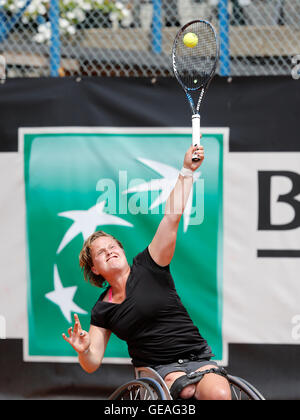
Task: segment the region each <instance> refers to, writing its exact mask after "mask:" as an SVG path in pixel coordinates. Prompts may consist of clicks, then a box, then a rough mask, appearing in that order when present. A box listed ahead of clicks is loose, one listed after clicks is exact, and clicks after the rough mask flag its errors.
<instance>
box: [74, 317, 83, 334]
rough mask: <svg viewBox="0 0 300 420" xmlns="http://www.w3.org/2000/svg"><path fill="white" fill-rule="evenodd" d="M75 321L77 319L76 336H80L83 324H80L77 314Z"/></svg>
mask: <svg viewBox="0 0 300 420" xmlns="http://www.w3.org/2000/svg"><path fill="white" fill-rule="evenodd" d="M74 319H75V325H74V334H78V333H79V334H80V333H81V331H82V328H81V324H80V321H79V318H78V315H77V314H75V315H74Z"/></svg>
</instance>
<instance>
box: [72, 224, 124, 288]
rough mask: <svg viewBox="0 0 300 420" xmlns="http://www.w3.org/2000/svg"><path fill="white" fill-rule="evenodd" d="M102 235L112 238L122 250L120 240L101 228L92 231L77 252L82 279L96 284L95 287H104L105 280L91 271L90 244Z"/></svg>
mask: <svg viewBox="0 0 300 420" xmlns="http://www.w3.org/2000/svg"><path fill="white" fill-rule="evenodd" d="M102 237H106V238H112V239H113V240H115V241H116V242H117V244H118V245H119V246H120V247H121V248H122V249H123V250H124V248H123V245H122V244H121V242H120V241H119V240H118V239H116V238H115V237H114V236H112V235H110V234H108V233H106V232H103V231H102V230H99V231H97V232H95V233H93V234H92V235H91V236H90V237H89V238H88V239H87V240H86V241H85V242H84V244H83V247H82V250H81V252H80V254H79V265H80V267H81V269H82V270H83V276H84V279H85V280H86V281H88V282H89V283H91V284H93V285H94V286H97V287H104V286H105V283H106V280H105V278H104V277H102V276H101V275H97V274H95V273H93V271H92V267H93V265H94V264H93V259H92V254H91V246H92V243H93V242H94V241H95V240H96V239H98V238H102Z"/></svg>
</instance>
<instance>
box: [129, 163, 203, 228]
mask: <svg viewBox="0 0 300 420" xmlns="http://www.w3.org/2000/svg"><path fill="white" fill-rule="evenodd" d="M138 161H139V162H141V163H143V164H144V165H145V166H147V167H149V168H151V169H153V170H154V171H155V172H157V173H158V174H159V175H161V176H162V177H163V178H162V179H152V180H151V181H149V182H146V183H143V184H140V185H138V186H136V187H133V188H129V189H128V190H126V191H123V193H122V194H129V193H133V192H143V191H145V192H146V191H161V193H160V195H159V196H158V197H157V199H156V200H155V201H154V202H153V203H152V204H151V207H150V209H151V210H152V209H154V208H156V207H158V206H160V205H161V204H163V203H165V202H166V201H167V199H168V198H169V195H170V193H171V191H172V190H173V188H174V187H175V184H176V182H177V179H178V176H179V172H180V171H179V170H178V169H176V168H174V167H173V166H169V165H166V164H164V163H161V162H157V161H154V160H150V159H142V158H138ZM200 176H201V172H196V173H194V183H195V182H196V181H197V180H198V179H199V178H200ZM192 204H193V189H192V191H191V193H190V195H189V199H188V202H187V204H186V207H185V211H184V213H183V219H184V232H186V231H187V230H188V226H189V222H190V216H191V209H192Z"/></svg>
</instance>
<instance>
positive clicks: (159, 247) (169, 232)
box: [149, 146, 204, 267]
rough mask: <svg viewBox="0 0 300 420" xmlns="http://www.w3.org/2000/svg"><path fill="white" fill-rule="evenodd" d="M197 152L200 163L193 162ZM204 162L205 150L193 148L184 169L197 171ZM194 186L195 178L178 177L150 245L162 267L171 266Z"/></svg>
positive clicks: (187, 154)
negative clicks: (178, 234) (186, 207)
mask: <svg viewBox="0 0 300 420" xmlns="http://www.w3.org/2000/svg"><path fill="white" fill-rule="evenodd" d="M195 151H196V152H197V154H198V156H199V158H200V161H198V162H193V160H192V156H193V154H194V153H195ZM203 160H204V149H203V147H202V146H199V147H194V146H191V147H190V148H189V150H188V151H187V152H186V155H185V158H184V164H183V167H184V168H186V169H189V170H191V171H193V172H194V171H196V170H197V169H198V168H199V167H200V165H201V164H202V162H203ZM192 186H193V176H182V175H181V174H180V175H179V177H178V180H177V183H176V185H175V187H174V189H173V191H172V192H171V194H170V196H169V198H168V201H167V203H166V209H165V215H164V217H163V219H162V221H161V223H160V225H159V227H158V229H157V231H156V234H155V236H154V238H153V240H152V242H151V244H150V245H149V252H150V255H151V257H152V258H153V260H154V261H155V262H156V263H157V264H158V265H160V266H162V267H165V266H167V265H169V264H170V262H171V260H172V258H173V255H174V252H175V246H176V239H177V232H178V226H179V222H180V220H181V217H182V215H183V212H184V209H185V206H186V204H187V201H188V198H189V196H190V193H191V190H192Z"/></svg>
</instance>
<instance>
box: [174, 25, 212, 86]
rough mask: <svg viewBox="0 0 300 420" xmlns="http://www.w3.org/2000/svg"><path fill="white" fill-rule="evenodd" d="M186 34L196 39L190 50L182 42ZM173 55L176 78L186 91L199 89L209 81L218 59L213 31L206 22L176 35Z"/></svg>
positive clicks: (191, 26)
mask: <svg viewBox="0 0 300 420" xmlns="http://www.w3.org/2000/svg"><path fill="white" fill-rule="evenodd" d="M188 33H193V34H195V35H196V36H197V38H198V43H197V45H195V46H194V47H192V48H190V47H188V46H186V45H185V44H184V42H183V39H184V36H185V35H186V34H188ZM173 54H174V56H173V59H174V69H175V71H176V72H177V77H178V78H179V79H181V82H182V83H183V84H184V85H185V86H186V87H187V88H188V89H193V90H196V89H199V88H200V87H202V86H203V85H205V84H206V83H207V81H208V80H209V79H210V77H211V74H212V73H213V72H214V69H215V66H216V61H217V59H218V46H217V42H216V35H215V32H214V30H213V29H212V27H211V26H210V25H208V24H207V23H206V22H196V23H193V24H191V25H189V26H188V27H186V28H185V30H184V31H182V32H181V33H180V34H179V35H178V37H177V40H176V45H175V49H174V52H173Z"/></svg>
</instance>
